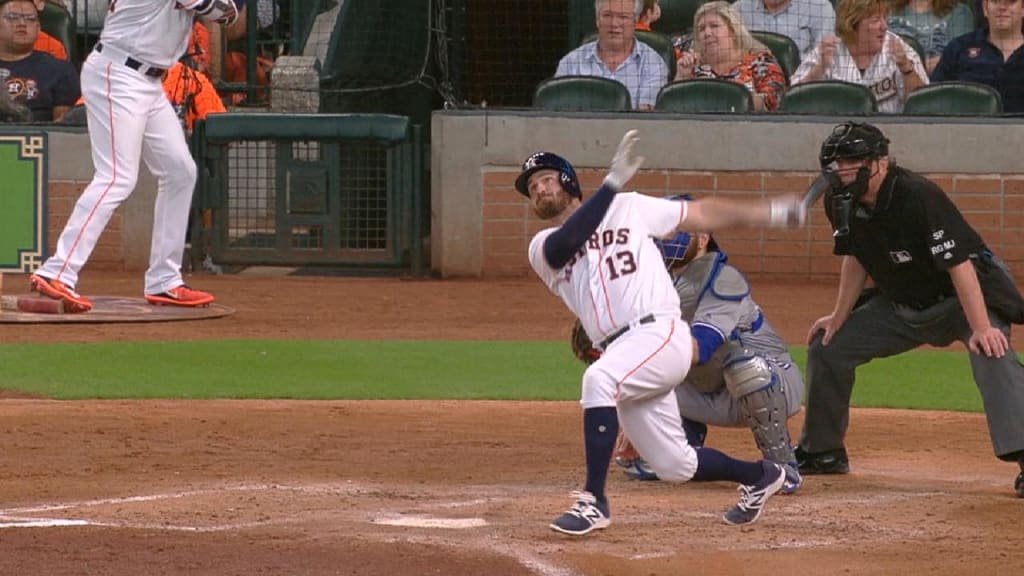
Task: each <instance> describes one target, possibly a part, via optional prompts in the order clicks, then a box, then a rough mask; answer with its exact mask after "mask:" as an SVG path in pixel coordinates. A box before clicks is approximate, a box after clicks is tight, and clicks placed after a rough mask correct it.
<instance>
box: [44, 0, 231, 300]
mask: <svg viewBox="0 0 1024 576" xmlns="http://www.w3.org/2000/svg"><path fill="white" fill-rule="evenodd" d="M196 16H199V17H200V18H202V19H203V20H207V21H210V22H216V23H220V24H230V23H231V22H233V21H234V20H235V18H236V17H237V10H236V9H235V5H234V3H233V2H232V0H177V1H175V0H111V2H110V7H109V11H108V13H107V17H106V21H105V22H104V26H103V31H102V33H101V34H100V39H99V42H97V44H96V48H95V50H93V52H92V53H91V54H90V55H89V57H88V58H87V59H86V61H85V63H84V65H83V66H82V96H83V99H84V100H85V109H86V114H87V115H88V122H89V143H90V145H91V146H92V161H93V166H94V167H95V169H96V172H95V175H94V176H93V179H92V182H90V183H89V186H88V187H86V189H85V191H84V192H82V196H81V197H80V198H79V199H78V202H77V203H76V204H75V208H74V210H73V211H72V213H71V217H70V218H69V220H68V223H67V225H66V226H65V227H64V230H63V232H61V235H60V238H59V239H58V240H57V251H56V253H54V255H53V256H52V257H50V258H49V259H48V260H47V261H46V262H45V263H44V264H43V266H41V267H40V268H39V269H38V270H37V271H36V273H35V274H33V275H32V276H31V279H30V283H31V286H32V289H33V290H36V291H38V292H40V293H41V294H44V295H46V296H49V297H50V298H54V299H58V300H63V301H64V302H65V304H66V307H67V309H68V310H69V311H72V312H87V311H88V310H90V309H92V303H91V302H90V301H89V300H88V299H87V298H85V297H83V296H81V295H80V294H78V292H76V291H75V286H76V285H77V284H78V273H79V270H81V268H82V266H84V265H85V263H86V261H87V260H88V259H89V256H90V255H91V254H92V251H93V249H94V248H95V247H96V242H97V240H99V237H100V234H101V233H102V232H103V229H104V228H105V227H106V225H107V222H108V221H109V220H110V217H111V216H112V215H113V214H114V211H115V210H116V209H117V207H118V206H119V205H120V204H121V202H123V201H124V200H125V199H126V198H128V196H129V195H131V193H132V191H133V190H134V189H135V183H136V181H137V180H138V176H139V161H140V159H141V160H142V161H144V162H145V163H146V166H147V167H148V168H149V171H150V172H151V173H152V174H153V176H155V177H156V179H157V185H158V188H157V197H156V205H155V207H154V213H153V237H152V241H151V244H150V256H149V268H148V269H147V270H146V279H145V287H144V290H143V292H144V295H145V297H146V300H148V301H149V302H150V303H152V304H170V305H176V306H204V305H207V304H209V303H210V302H213V299H214V297H213V295H212V294H209V293H206V292H202V291H200V290H193V289H191V288H189V287H188V286H186V285H185V282H184V280H183V279H182V276H181V259H182V256H183V253H184V250H185V235H186V231H187V227H188V214H189V209H190V207H191V204H192V191H193V189H194V188H195V182H196V166H195V162H193V160H192V156H191V154H190V153H189V150H188V144H187V143H186V141H185V134H184V132H183V131H182V129H181V125H180V124H179V122H178V118H177V116H176V115H175V113H174V109H173V108H172V107H171V105H170V103H169V102H168V101H167V97H166V96H165V95H164V90H163V86H162V84H161V80H162V79H163V76H164V74H165V73H166V70H167V69H168V68H170V67H171V66H173V65H174V63H175V62H177V61H178V58H180V57H181V55H182V54H184V53H185V48H186V46H187V44H188V39H189V33H190V32H191V30H192V23H193V20H194V18H195V17H196Z"/></svg>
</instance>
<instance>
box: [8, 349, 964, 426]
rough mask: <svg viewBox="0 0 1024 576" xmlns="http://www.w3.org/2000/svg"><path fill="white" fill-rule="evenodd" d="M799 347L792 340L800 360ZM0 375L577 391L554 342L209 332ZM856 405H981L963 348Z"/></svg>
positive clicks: (876, 381) (573, 367)
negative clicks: (218, 336) (256, 336)
mask: <svg viewBox="0 0 1024 576" xmlns="http://www.w3.org/2000/svg"><path fill="white" fill-rule="evenodd" d="M805 355H806V350H805V349H804V348H794V357H795V358H796V361H797V363H798V364H800V365H801V367H802V366H803V365H804V358H805ZM0 366H3V369H2V374H3V376H2V380H0V387H3V388H9V389H15V390H20V391H23V392H29V393H35V394H40V395H43V396H47V397H51V398H59V399H79V398H303V399H329V398H339V399H342V398H347V399H497V400H512V399H514V400H577V399H578V398H579V386H580V384H579V382H580V376H581V375H582V373H583V366H582V365H581V364H579V363H578V362H577V361H576V360H575V359H573V358H572V356H571V354H570V352H569V349H568V344H566V343H563V342H494V341H487V342H465V341H455V342H453V341H356V340H314V341H296V340H281V341H278V340H261V341H257V340H218V341H199V342H109V343H97V344H7V345H4V346H0ZM854 404H855V405H857V406H875V407H893V408H921V409H928V410H959V411H981V400H980V397H979V395H978V391H977V389H976V387H975V385H974V382H973V380H972V379H971V373H970V366H969V363H968V360H967V355H966V354H965V353H963V352H956V351H936V350H918V351H914V352H911V353H908V354H903V355H901V356H897V357H895V358H889V359H885V360H876V361H874V362H872V363H870V364H868V365H867V366H864V367H863V368H861V369H860V371H859V372H858V382H857V386H856V388H855V390H854Z"/></svg>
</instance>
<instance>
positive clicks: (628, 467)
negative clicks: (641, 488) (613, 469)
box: [615, 458, 658, 482]
mask: <svg viewBox="0 0 1024 576" xmlns="http://www.w3.org/2000/svg"><path fill="white" fill-rule="evenodd" d="M615 463H616V464H618V465H619V466H620V467H621V468H622V472H623V473H625V474H626V476H627V477H629V478H632V479H633V480H640V481H641V482H650V481H654V480H658V475H657V474H655V473H654V470H653V469H652V468H651V465H650V464H648V463H647V461H646V460H644V459H643V458H633V459H628V458H616V459H615Z"/></svg>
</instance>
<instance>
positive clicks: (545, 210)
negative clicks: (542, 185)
mask: <svg viewBox="0 0 1024 576" xmlns="http://www.w3.org/2000/svg"><path fill="white" fill-rule="evenodd" d="M571 200H572V198H571V197H570V196H569V195H568V194H566V193H565V192H559V193H558V194H556V195H554V196H549V197H546V198H541V199H539V200H537V201H536V202H534V203H533V213H534V214H536V215H537V217H538V218H540V219H541V220H551V219H552V218H557V217H558V215H559V214H561V213H562V212H565V209H566V207H568V206H569V202H570V201H571Z"/></svg>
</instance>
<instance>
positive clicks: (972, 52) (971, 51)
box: [967, 48, 981, 58]
mask: <svg viewBox="0 0 1024 576" xmlns="http://www.w3.org/2000/svg"><path fill="white" fill-rule="evenodd" d="M979 55H981V48H968V49H967V57H968V58H977V57H978V56H979Z"/></svg>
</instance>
